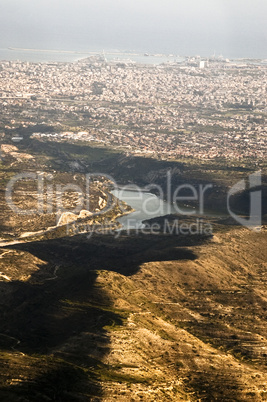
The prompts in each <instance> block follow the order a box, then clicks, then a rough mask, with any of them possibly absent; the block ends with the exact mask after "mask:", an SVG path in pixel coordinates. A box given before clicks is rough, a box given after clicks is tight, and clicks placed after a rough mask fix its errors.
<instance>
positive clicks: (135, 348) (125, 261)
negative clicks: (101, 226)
mask: <svg viewBox="0 0 267 402" xmlns="http://www.w3.org/2000/svg"><path fill="white" fill-rule="evenodd" d="M215 226H216V227H215V231H216V233H215V235H214V236H213V237H212V238H203V237H198V236H195V237H194V236H190V237H187V236H166V235H165V236H163V235H155V236H145V235H136V234H133V235H132V236H126V235H123V234H122V235H121V236H119V237H118V238H117V239H114V237H112V236H110V235H106V236H104V235H103V236H99V235H98V236H92V237H91V238H90V239H88V238H86V236H75V237H72V238H61V239H52V240H46V241H39V242H38V241H35V242H27V241H26V242H24V243H20V244H15V245H13V246H12V245H10V246H7V247H4V248H2V249H1V256H0V271H1V279H2V281H1V282H0V292H1V293H0V298H1V323H2V324H1V334H0V342H1V354H0V359H1V366H2V368H3V369H2V370H1V390H0V397H1V400H3V401H11V402H12V401H18V400H20V401H49V400H51V401H97V400H101V401H113V400H114V401H115V400H116V401H130V400H132V401H139V400H140V401H141V400H145V401H182V400H187V401H215V400H218V401H263V400H267V385H266V384H267V370H266V368H267V339H266V333H267V325H266V318H267V293H266V289H267V287H266V284H267V276H266V261H267V249H266V227H265V228H263V230H262V231H261V233H254V232H251V231H249V230H247V229H244V228H240V227H237V226H235V227H232V226H223V225H221V224H216V225H215Z"/></svg>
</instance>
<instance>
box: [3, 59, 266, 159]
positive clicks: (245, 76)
mask: <svg viewBox="0 0 267 402" xmlns="http://www.w3.org/2000/svg"><path fill="white" fill-rule="evenodd" d="M266 71H267V65H266V64H264V63H261V62H260V61H258V62H257V63H249V62H246V61H244V62H243V63H240V62H239V63H237V62H233V61H229V60H218V59H211V60H208V61H207V62H206V61H205V62H203V61H201V60H199V59H198V58H187V59H186V60H185V61H183V62H181V63H169V64H162V65H158V66H154V65H150V66H149V65H139V64H135V63H130V62H128V63H126V62H122V61H121V62H106V61H105V60H103V59H101V58H94V59H92V58H89V59H84V60H81V61H78V62H75V63H28V62H19V61H17V62H8V61H2V62H0V99H1V102H0V108H1V112H0V113H1V120H0V131H2V136H4V133H5V130H10V129H15V128H18V127H24V128H27V127H30V126H35V125H36V124H44V125H48V126H51V127H53V130H51V131H44V132H42V130H40V131H39V132H34V133H33V134H32V136H33V137H35V138H38V139H40V140H42V141H55V142H60V141H83V142H90V143H93V144H95V143H98V144H101V146H104V145H106V146H109V147H114V148H116V149H121V150H123V151H124V152H126V153H127V154H128V153H129V154H138V155H148V156H151V157H156V158H160V159H173V160H175V159H181V158H188V157H193V158H201V159H214V158H226V159H237V160H241V159H244V158H253V159H255V160H258V161H260V160H263V159H264V158H265V156H266V124H265V117H266V112H267V98H266ZM15 140H17V141H19V140H22V138H17V139H16V138H15Z"/></svg>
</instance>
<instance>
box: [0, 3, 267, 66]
mask: <svg viewBox="0 0 267 402" xmlns="http://www.w3.org/2000/svg"><path fill="white" fill-rule="evenodd" d="M0 1H1V4H0V47H2V48H3V47H8V46H12V47H25V48H28V47H29V48H33V47H35V48H43V49H70V50H94V49H102V48H104V49H106V50H108V49H120V50H139V51H142V52H165V53H166V52H168V53H175V54H181V55H185V54H201V55H210V54H212V53H213V52H214V51H216V53H217V54H218V53H223V54H224V55H225V56H226V57H231V56H233V57H234V56H236V57H242V56H244V57H245V56H250V57H263V58H267V52H266V49H267V1H266V0H253V1H248V0H164V1H163V0H162V1H159V0H134V1H132V0H96V1H91V0H74V1H71V0H0ZM237 52H239V54H236V53H237ZM233 53H234V54H233Z"/></svg>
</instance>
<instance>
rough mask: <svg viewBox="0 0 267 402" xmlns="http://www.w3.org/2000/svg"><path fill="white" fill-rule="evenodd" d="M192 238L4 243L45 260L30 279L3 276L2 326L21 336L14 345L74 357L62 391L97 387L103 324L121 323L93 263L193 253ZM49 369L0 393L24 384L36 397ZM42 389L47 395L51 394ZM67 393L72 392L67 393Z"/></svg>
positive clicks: (112, 264) (128, 264)
mask: <svg viewBox="0 0 267 402" xmlns="http://www.w3.org/2000/svg"><path fill="white" fill-rule="evenodd" d="M204 241H206V239H205V238H203V237H199V238H198V237H195V238H194V240H193V242H194V244H196V245H197V244H201V243H203V242H204ZM191 245H192V238H189V237H188V238H186V237H183V238H181V239H180V238H178V237H175V236H173V237H172V236H168V237H166V236H136V237H135V236H126V235H125V236H124V235H122V236H120V237H119V238H118V239H114V237H112V236H94V237H93V238H91V239H87V238H86V237H85V236H77V237H73V238H64V239H54V240H47V241H41V242H32V243H24V244H17V245H14V246H9V247H8V248H9V249H15V250H20V251H24V252H28V253H30V254H31V255H33V256H36V257H38V258H39V259H40V260H42V261H44V262H45V264H44V265H40V269H39V271H37V272H35V273H34V274H33V275H32V276H31V277H30V278H29V280H28V281H27V282H19V281H16V282H10V283H5V284H3V286H4V287H5V288H7V289H8V290H9V291H10V296H9V298H8V299H7V300H2V301H1V316H0V319H1V323H2V328H1V333H2V334H6V335H7V336H8V337H10V339H11V337H12V338H15V339H18V340H19V341H20V343H19V345H16V347H15V350H16V351H21V352H23V353H27V354H28V355H33V354H42V355H43V356H49V355H51V354H52V355H53V356H54V357H55V358H60V359H63V360H62V361H63V363H62V370H63V368H64V365H65V364H75V367H76V368H77V370H78V371H77V381H76V380H75V378H76V377H75V375H73V381H72V387H70V384H69V385H68V386H66V387H65V388H66V389H65V391H66V390H68V389H69V388H71V389H70V391H72V388H73V389H74V390H75V389H76V388H77V387H78V388H79V389H80V392H82V393H83V391H81V390H82V389H83V388H84V386H85V385H84V384H85V383H86V384H87V385H86V387H85V388H86V391H85V392H87V393H93V394H94V395H100V394H101V390H100V388H99V387H98V386H97V385H96V384H97V382H96V381H95V379H94V378H93V377H94V376H93V377H92V376H91V375H90V370H91V369H92V370H94V369H95V368H96V367H101V364H102V363H101V360H102V358H103V356H104V355H105V354H107V353H108V352H109V346H108V343H109V337H108V333H107V331H106V329H105V327H106V326H117V325H121V324H122V320H123V316H122V315H121V314H123V313H121V314H120V313H119V312H118V311H116V310H114V309H113V308H112V303H111V301H110V300H109V298H108V296H107V294H106V293H105V291H104V289H103V288H99V287H98V286H95V281H96V278H97V272H96V271H97V270H107V271H114V272H117V273H119V274H121V275H126V276H129V275H134V274H135V273H136V272H138V270H139V268H140V266H141V264H142V263H144V262H150V261H168V260H170V261H172V260H193V259H195V258H196V255H195V254H194V253H193V252H192V251H191V250H189V249H187V248H186V247H187V246H191ZM2 347H3V345H2ZM5 349H7V350H8V349H10V350H14V341H13V343H11V344H10V345H9V346H8V345H5ZM71 367H72V370H74V368H73V366H71ZM78 367H86V368H87V369H88V370H89V374H88V373H87V377H86V378H87V379H86V381H85V380H84V378H82V380H81V376H80V374H79V371H80V369H78ZM51 370H52V371H53V372H57V375H56V376H55V378H56V379H54V380H53V387H54V388H57V384H58V389H57V390H54V391H53V392H54V394H55V395H56V394H57V392H62V387H63V388H64V384H65V383H64V381H63V380H62V375H60V370H61V369H60V368H58V367H57V368H56V369H55V368H54V367H53V368H51ZM58 371H59V373H58ZM63 371H64V370H63ZM74 371H75V370H74ZM49 375H51V373H50V374H49V371H48V372H47V373H46V374H45V375H44V374H43V373H42V374H40V376H39V377H38V376H37V377H36V378H35V379H34V382H32V383H29V384H28V383H27V384H23V385H20V386H17V385H12V386H10V387H8V388H3V389H2V391H1V390H0V396H1V393H2V394H3V395H4V394H5V393H6V392H10V393H11V394H10V395H13V393H14V392H15V395H17V394H16V392H17V391H18V392H22V390H23V389H24V391H25V389H27V391H25V392H30V390H31V389H32V390H34V393H33V394H32V396H31V397H30V399H27V400H32V401H34V400H36V399H34V395H35V393H36V392H37V391H38V389H39V391H40V392H41V391H42V392H44V390H43V385H42V384H44V383H45V384H47V385H46V386H47V389H48V388H49V385H48V383H49V381H48V380H44V376H45V378H46V377H47V378H48V379H49V378H50V377H49ZM63 377H64V376H63ZM88 377H89V378H88ZM57 379H58V380H57ZM45 381H46V382H45ZM47 381H48V383H47ZM38 384H39V385H38ZM62 384H63V385H62ZM79 384H83V385H79ZM76 386H77V387H76ZM92 389H93V391H92ZM65 391H64V392H65ZM47 392H48V391H47ZM66 392H67V391H66ZM18 395H19V394H18ZM27 395H28V394H27ZM47 396H48V397H51V395H50V394H49V395H48V394H47ZM28 398H29V397H28ZM73 398H74V396H73ZM10 400H12V399H10ZM39 400H45V399H42V398H41V399H39ZM51 400H64V399H51ZM68 400H70V401H72V400H76V399H75V398H74V399H71V397H69V399H68ZM77 400H88V399H77Z"/></svg>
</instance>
